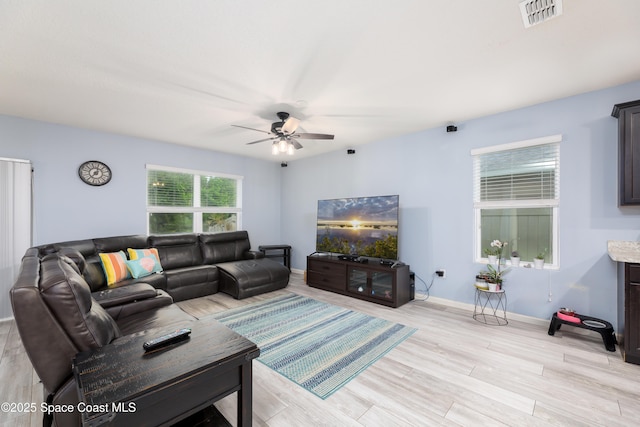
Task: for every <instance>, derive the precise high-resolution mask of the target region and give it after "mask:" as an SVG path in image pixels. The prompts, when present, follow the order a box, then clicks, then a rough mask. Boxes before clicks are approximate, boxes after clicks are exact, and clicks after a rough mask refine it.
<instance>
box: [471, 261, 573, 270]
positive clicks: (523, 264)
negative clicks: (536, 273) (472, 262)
mask: <svg viewBox="0 0 640 427" xmlns="http://www.w3.org/2000/svg"><path fill="white" fill-rule="evenodd" d="M476 263H478V264H485V265H489V260H488V259H487V258H481V259H476ZM492 265H494V266H495V264H492ZM500 268H503V269H504V268H517V269H525V270H560V266H558V265H555V264H545V265H544V267H543V268H535V267H534V266H533V261H520V264H519V265H518V266H513V265H511V262H509V261H507V262H505V263H503V264H500Z"/></svg>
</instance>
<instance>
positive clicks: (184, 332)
mask: <svg viewBox="0 0 640 427" xmlns="http://www.w3.org/2000/svg"><path fill="white" fill-rule="evenodd" d="M190 333H191V329H189V328H183V329H178V330H177V331H175V332H171V333H170V334H167V335H162V336H161V337H158V338H154V339H152V340H149V341H145V343H144V344H142V348H144V349H145V351H151V350H155V349H156V348H160V347H164V346H165V345H169V344H173V343H174V342H178V341H182V340H184V339H186V338H188V337H189V334H190Z"/></svg>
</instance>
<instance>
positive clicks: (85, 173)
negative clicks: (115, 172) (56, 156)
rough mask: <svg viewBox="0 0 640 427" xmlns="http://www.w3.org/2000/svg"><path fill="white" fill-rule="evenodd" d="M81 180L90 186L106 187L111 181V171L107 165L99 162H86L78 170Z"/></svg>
mask: <svg viewBox="0 0 640 427" xmlns="http://www.w3.org/2000/svg"><path fill="white" fill-rule="evenodd" d="M78 175H79V176H80V179H81V180H82V181H83V182H85V183H86V184H89V185H95V186H99V185H105V184H106V183H108V182H109V181H111V169H109V166H107V165H106V164H104V163H102V162H99V161H97V160H89V161H88V162H84V163H83V164H81V165H80V167H79V168H78Z"/></svg>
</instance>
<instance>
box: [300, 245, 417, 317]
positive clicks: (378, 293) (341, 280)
mask: <svg viewBox="0 0 640 427" xmlns="http://www.w3.org/2000/svg"><path fill="white" fill-rule="evenodd" d="M307 284H308V285H309V286H311V287H314V288H318V289H324V290H326V291H331V292H336V293H339V294H342V295H348V296H352V297H354V298H358V299H362V300H366V301H371V302H375V303H378V304H383V305H386V306H389V307H400V306H401V305H402V304H405V303H407V302H409V300H410V299H411V280H410V272H409V266H408V265H397V266H394V267H391V266H389V265H381V264H379V263H376V262H373V261H372V262H370V263H359V262H353V261H344V260H340V259H338V258H337V257H334V256H329V255H320V256H316V255H310V256H308V257H307Z"/></svg>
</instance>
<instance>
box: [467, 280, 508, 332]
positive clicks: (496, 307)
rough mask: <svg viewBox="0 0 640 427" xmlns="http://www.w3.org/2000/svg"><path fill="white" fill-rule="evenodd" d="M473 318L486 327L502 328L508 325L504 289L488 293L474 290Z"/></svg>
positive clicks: (482, 290)
mask: <svg viewBox="0 0 640 427" xmlns="http://www.w3.org/2000/svg"><path fill="white" fill-rule="evenodd" d="M473 318H474V319H475V320H477V321H478V322H480V323H484V324H486V325H494V326H504V325H506V324H508V323H509V321H508V320H507V294H506V292H505V291H504V289H501V290H499V291H488V290H484V289H478V288H476V305H475V307H474V309H473Z"/></svg>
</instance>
